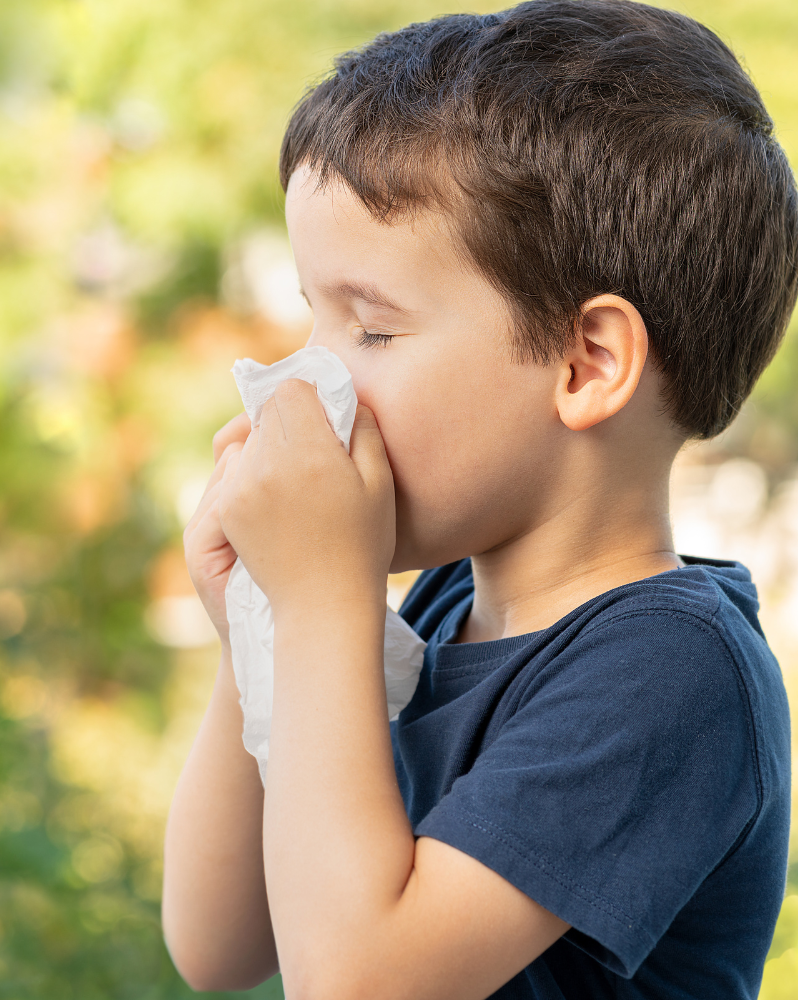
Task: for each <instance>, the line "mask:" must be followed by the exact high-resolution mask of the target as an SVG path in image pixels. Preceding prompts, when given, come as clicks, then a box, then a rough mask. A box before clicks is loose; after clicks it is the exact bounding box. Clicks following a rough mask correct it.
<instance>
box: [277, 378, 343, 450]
mask: <svg viewBox="0 0 798 1000" xmlns="http://www.w3.org/2000/svg"><path fill="white" fill-rule="evenodd" d="M274 398H275V400H276V403H277V412H278V413H279V414H280V422H281V423H282V426H283V433H284V434H285V439H286V441H289V442H290V441H292V440H293V441H308V442H310V441H317V442H322V441H324V442H329V439H330V435H331V434H332V429H331V428H330V425H329V424H328V423H327V417H326V416H325V413H324V408H323V407H322V405H321V402H320V401H319V397H318V395H317V393H316V388H315V386H312V385H311V384H310V383H309V382H305V381H303V380H302V379H298V378H290V379H286V381H285V382H281V383H280V384H279V385H278V386H277V389H276V391H275V393H274ZM334 437H335V435H333V438H334Z"/></svg>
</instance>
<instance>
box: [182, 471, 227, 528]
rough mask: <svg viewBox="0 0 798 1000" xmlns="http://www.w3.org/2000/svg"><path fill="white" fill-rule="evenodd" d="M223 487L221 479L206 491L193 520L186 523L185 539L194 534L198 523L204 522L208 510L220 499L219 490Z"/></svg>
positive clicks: (193, 515)
mask: <svg viewBox="0 0 798 1000" xmlns="http://www.w3.org/2000/svg"><path fill="white" fill-rule="evenodd" d="M221 488H222V483H221V480H220V481H219V482H217V483H215V484H214V485H213V486H209V487H208V489H207V490H206V491H205V493H204V495H203V497H202V499H201V500H200V502H199V504H198V505H197V509H196V510H195V511H194V513H193V514H192V515H191V520H190V521H189V522H188V524H187V525H186V527H185V529H184V531H183V537H184V539H185V538H188V537H189V536H190V535H192V534H193V533H194V531H195V530H196V528H197V527H198V525H199V524H200V523H201V522H202V519H203V518H204V517H205V515H206V514H207V513H208V511H209V510H210V508H211V507H212V506H213V505H214V504H215V503H216V501H217V500H218V499H219V491H220V490H221Z"/></svg>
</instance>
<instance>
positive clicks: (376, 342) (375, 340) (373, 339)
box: [355, 330, 393, 347]
mask: <svg viewBox="0 0 798 1000" xmlns="http://www.w3.org/2000/svg"><path fill="white" fill-rule="evenodd" d="M392 340H393V335H392V334H390V333H369V331H368V330H362V331H361V332H360V334H359V335H358V338H357V340H356V341H355V343H356V344H357V346H358V347H387V346H388V344H389V343H390V342H391V341H392Z"/></svg>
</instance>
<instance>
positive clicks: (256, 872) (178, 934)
mask: <svg viewBox="0 0 798 1000" xmlns="http://www.w3.org/2000/svg"><path fill="white" fill-rule="evenodd" d="M241 727H242V717H241V709H240V707H239V704H238V689H237V688H236V684H235V679H234V677H233V668H232V661H231V659H230V654H229V648H228V651H227V652H225V653H223V654H222V660H221V663H220V665H219V672H218V674H217V677H216V683H215V686H214V689H213V694H212V696H211V700H210V703H209V705H208V709H207V711H206V713H205V717H204V719H203V721H202V725H201V726H200V729H199V733H198V734H197V738H196V740H195V742H194V745H193V747H192V749H191V752H190V754H189V756H188V759H187V761H186V764H185V766H184V768H183V772H182V774H181V776H180V781H179V782H178V785H177V789H176V791H175V795H174V799H173V801H172V806H171V809H170V812H169V820H168V823H167V829H166V843H165V848H164V886H163V927H164V935H165V938H166V944H167V947H168V948H169V952H170V954H171V955H172V959H173V961H174V963H175V965H176V966H177V969H178V971H179V972H180V974H181V975H182V976H183V978H184V979H185V980H186V982H187V983H188V984H189V985H190V986H192V987H193V988H194V989H197V990H217V989H250V988H251V987H253V986H257V985H258V983H261V982H263V981H264V980H265V979H268V978H270V977H271V976H273V975H274V974H275V973H277V972H278V971H279V970H278V964H277V952H276V949H275V944H274V935H273V934H272V926H271V920H270V917H269V904H268V900H267V898H266V882H265V879H264V871H263V839H262V838H263V788H262V786H261V782H260V776H259V774H258V766H257V763H256V761H255V759H254V757H252V756H250V754H248V753H247V751H246V750H245V749H244V745H243V743H242V741H241Z"/></svg>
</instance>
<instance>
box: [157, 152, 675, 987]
mask: <svg viewBox="0 0 798 1000" xmlns="http://www.w3.org/2000/svg"><path fill="white" fill-rule="evenodd" d="M286 215H287V220H288V228H289V233H290V236H291V241H292V245H293V249H294V254H295V258H296V263H297V268H298V271H299V275H300V279H301V282H302V286H303V289H304V292H305V294H306V296H307V298H308V300H309V301H310V303H311V305H312V307H313V310H314V314H315V327H314V331H313V335H312V337H311V340H310V341H309V343H310V344H323V345H324V346H326V347H328V348H329V349H330V350H332V351H334V352H335V353H336V354H337V355H338V356H339V357H340V358H341V359H342V361H343V362H344V364H346V366H347V367H348V368H349V370H350V371H351V373H352V377H353V381H354V386H355V389H356V391H357V395H358V399H359V400H360V401H361V403H362V404H365V405H361V406H359V407H358V415H357V419H356V422H355V427H354V430H353V434H352V444H351V453H350V455H349V456H347V455H346V452H345V451H344V449H343V448H342V447H341V446H340V444H339V443H338V441H337V440H336V438H335V436H334V435H333V433H332V431H331V430H330V428H329V427H328V425H327V423H326V420H325V418H324V414H323V411H322V409H321V406H320V404H319V403H318V400H317V399H316V396H315V391H314V389H313V388H312V387H311V386H309V385H308V384H307V383H304V382H301V381H297V380H293V381H290V382H286V383H283V385H281V386H280V387H279V388H278V391H277V393H276V395H275V397H274V398H273V399H272V400H270V402H269V403H267V405H266V407H265V408H264V412H263V417H262V420H261V425H260V428H259V429H257V430H256V431H255V432H253V433H252V434H249V430H250V428H249V423H248V421H247V420H246V417H245V416H244V415H242V416H241V417H237V418H236V419H235V420H233V421H231V423H230V424H228V425H227V427H225V428H223V430H222V431H220V432H219V434H218V435H217V437H216V439H215V441H214V452H215V458H216V460H217V466H216V470H215V472H214V475H213V476H212V478H211V480H210V483H209V487H208V491H207V492H206V495H205V498H204V499H203V502H202V504H201V505H200V508H199V509H198V511H197V513H196V514H195V516H194V518H193V519H192V521H191V523H190V524H189V526H188V528H187V529H186V536H185V541H186V554H187V560H188V564H189V568H190V571H191V574H192V578H193V580H194V583H195V585H196V587H197V590H198V592H199V594H200V596H201V597H202V599H203V601H204V603H205V606H206V607H207V609H208V611H209V613H210V615H211V617H212V619H213V621H214V623H215V625H216V627H217V629H218V631H219V634H220V637H221V640H222V650H223V652H222V661H221V664H220V668H219V675H218V678H217V683H216V686H215V689H214V693H213V696H212V699H211V703H210V706H209V708H208V712H207V714H206V717H205V719H204V721H203V724H202V727H201V729H200V732H199V735H198V737H197V740H196V743H195V745H194V747H193V749H192V751H191V754H190V756H189V759H188V761H187V763H186V766H185V769H184V771H183V774H182V776H181V779H180V783H179V785H178V789H177V792H176V794H175V799H174V802H173V805H172V810H171V813H170V817H169V826H168V830H167V838H166V852H165V855H166V873H165V880H164V903H163V919H164V928H165V933H166V939H167V942H168V944H169V947H170V950H171V952H172V955H173V957H174V959H175V962H176V964H177V965H178V968H179V969H180V970H181V972H182V973H183V975H184V976H185V978H186V979H187V980H188V981H189V982H190V983H191V984H192V985H193V986H195V988H200V989H224V988H227V989H235V988H239V989H241V988H247V987H249V986H253V985H255V984H256V983H258V982H260V981H262V980H263V979H264V978H266V977H268V976H269V975H272V974H273V973H275V972H276V971H277V956H276V951H275V944H274V935H273V933H272V924H273V926H274V928H275V929H276V938H277V940H278V941H279V951H280V954H279V959H280V963H279V964H280V969H281V971H282V973H283V980H284V984H285V988H286V993H287V996H289V997H291V998H292V1000H293V998H302V1000H304V998H305V997H309V998H312V1000H316V998H323V1000H359V998H361V997H362V998H369V1000H375V998H379V1000H390V998H394V997H396V998H399V997H413V998H414V1000H425V998H429V1000H433V998H434V1000H444V998H452V1000H455V998H456V1000H480V998H484V997H486V996H488V995H490V994H491V993H492V992H494V991H495V990H496V989H498V988H499V986H500V985H501V984H503V983H504V982H506V981H507V980H508V979H510V978H511V977H512V976H513V975H515V974H516V973H517V972H519V971H520V970H521V969H522V968H524V966H526V965H528V964H529V963H530V962H531V961H533V960H534V959H535V958H536V957H537V956H538V955H539V954H541V953H542V952H543V951H544V950H545V949H546V948H547V947H549V945H551V944H552V943H553V942H554V941H555V940H556V939H557V938H558V937H559V936H560V935H561V934H563V933H564V932H565V931H566V930H567V925H566V924H565V923H563V921H561V920H560V919H559V918H557V917H556V916H554V915H553V914H551V913H550V912H548V911H547V910H545V909H543V908H542V907H541V906H539V905H538V904H536V903H535V902H534V901H533V900H531V899H530V898H529V897H527V896H526V895H525V894H524V893H522V892H521V891H520V890H518V889H516V888H515V887H514V886H512V885H511V884H510V883H509V882H507V881H506V880H504V879H503V878H502V877H501V876H499V875H498V874H496V873H495V872H493V871H492V870H491V869H489V868H487V867H486V866H484V865H483V864H481V862H478V861H477V860H475V859H473V858H471V857H469V856H468V855H466V854H464V853H462V852H460V851H458V850H456V849H455V848H452V847H450V846H449V845H446V844H443V843H442V842H439V841H436V840H434V839H432V838H429V837H420V838H419V839H418V840H415V839H414V837H413V832H412V829H411V827H410V823H409V821H408V818H407V815H406V812H405V808H404V804H403V802H402V798H401V795H400V793H399V789H398V786H397V783H396V778H395V772H394V764H393V755H392V751H391V741H390V735H389V729H388V724H387V715H386V711H385V686H384V680H383V672H382V644H383V626H384V615H385V578H386V574H387V573H388V572H389V571H394V572H397V571H400V570H403V569H409V568H416V567H429V566H437V565H441V564H444V563H447V562H451V561H453V560H455V559H459V558H462V557H465V556H468V555H471V556H472V558H473V566H474V582H475V595H474V604H473V609H472V611H471V613H470V615H469V616H468V618H467V619H466V621H465V622H464V624H463V626H462V628H461V631H460V634H459V635H458V641H461V642H472V641H484V640H490V639H498V638H502V637H504V636H512V635H521V634H524V633H527V632H531V631H535V630H537V629H540V628H544V627H546V626H548V625H551V624H553V623H554V622H556V621H557V620H559V619H560V618H562V617H563V616H564V615H565V614H567V613H568V612H569V611H571V610H572V609H574V608H575V607H578V606H579V605H580V604H582V603H584V602H585V601H587V600H588V599H590V598H591V597H594V596H596V595H598V594H600V593H603V592H605V591H607V590H609V589H612V588H613V587H616V586H619V585H621V584H624V583H628V582H631V581H633V580H638V579H642V578H644V577H647V576H652V575H654V574H656V573H660V572H664V571H666V570H670V569H674V568H675V567H676V566H678V565H679V559H678V557H677V556H676V555H675V553H674V551H673V545H672V539H671V533H670V525H669V520H668V475H669V470H670V466H671V463H672V461H673V458H674V456H675V454H676V452H677V451H678V449H679V447H680V445H681V443H682V442H683V440H684V436H683V435H682V434H680V433H679V432H678V431H677V430H676V429H675V428H674V427H673V426H672V424H671V423H670V421H669V419H668V418H667V416H666V415H665V414H664V413H663V410H662V403H661V399H660V385H659V378H658V375H657V372H656V369H655V368H654V367H653V365H652V363H651V360H650V359H649V360H647V335H646V330H645V326H644V323H643V321H642V319H641V317H640V315H639V313H638V312H637V310H636V309H635V308H634V306H632V305H631V304H630V303H629V302H627V301H625V300H624V299H621V298H618V297H617V296H614V295H599V296H597V297H596V298H594V299H592V300H590V302H588V303H586V305H585V319H584V323H583V326H582V329H581V331H580V333H579V336H578V337H577V338H576V342H575V344H574V346H573V347H572V349H570V350H569V351H568V353H567V354H566V355H565V356H564V357H563V358H562V360H561V361H558V362H557V363H555V364H552V365H550V366H547V367H541V366H537V365H533V364H523V365H522V364H517V363H514V362H512V360H511V358H510V352H509V349H508V344H509V328H510V316H509V311H508V307H507V305H506V303H505V301H504V300H503V298H502V297H501V296H500V295H499V293H498V292H497V291H496V290H495V289H494V288H493V287H492V286H491V285H490V284H488V282H487V281H486V280H485V279H484V278H483V277H482V276H481V275H479V274H478V273H476V272H475V271H474V270H473V269H471V268H470V267H469V266H468V265H467V263H466V262H465V261H464V260H463V258H462V255H460V254H458V253H457V252H456V250H455V247H454V244H453V243H452V240H451V237H450V234H449V231H448V229H447V228H446V223H445V219H444V217H443V216H442V215H441V214H432V213H428V212H421V213H419V214H418V215H417V216H416V217H415V219H414V220H412V221H411V220H410V219H402V220H399V221H396V222H394V223H392V224H391V225H386V224H384V223H381V222H378V221H376V220H375V219H374V218H372V217H371V216H370V215H369V213H368V212H367V210H366V209H365V208H364V206H363V205H362V204H361V203H360V202H359V201H358V199H357V198H356V197H355V196H354V195H353V194H351V193H350V192H349V191H348V190H347V189H345V188H344V187H342V186H340V185H338V186H331V187H330V188H328V189H327V190H324V191H322V190H317V189H316V186H315V183H314V178H313V177H312V176H311V175H309V174H308V173H307V172H306V171H297V172H296V173H295V174H294V176H293V177H292V179H291V182H290V185H289V188H288V195H287V203H286ZM346 286H348V287H346ZM358 286H360V288H359V293H358ZM373 293H377V295H381V296H382V297H383V298H388V299H391V300H393V301H394V302H395V303H396V304H397V305H399V306H400V307H401V308H402V309H403V310H405V311H404V312H400V311H398V310H395V309H390V308H388V307H387V306H385V305H378V304H376V303H375V302H373V301H372V302H370V301H368V298H373V297H374V295H373ZM364 329H365V330H366V331H368V332H370V333H372V334H384V335H394V336H395V339H394V340H392V341H391V342H390V343H388V345H387V346H370V347H369V346H359V345H358V338H359V337H361V336H362V333H363V330H364ZM372 339H373V338H372ZM392 474H393V478H392ZM264 526H268V527H266V528H265V527H264ZM228 539H229V541H228ZM236 551H237V552H238V553H239V554H240V556H241V558H242V560H243V561H244V563H245V565H246V567H247V569H248V570H249V572H250V574H251V575H252V577H253V579H254V580H255V581H256V582H257V583H258V585H259V586H260V587H261V588H262V589H263V591H264V592H265V593H266V595H267V597H268V598H269V600H270V602H271V604H272V608H273V611H274V616H275V651H274V672H275V698H274V716H273V724H272V733H271V738H270V755H269V766H268V773H267V787H266V791H265V797H264V795H263V793H262V790H261V787H260V781H259V778H258V773H257V767H256V764H255V761H254V759H253V758H251V757H249V755H248V754H247V753H246V751H245V750H244V749H243V745H242V743H241V713H240V709H239V707H238V704H237V701H238V692H237V690H236V688H235V682H234V680H233V675H232V667H231V659H230V647H229V637H228V632H227V622H226V618H225V611H224V587H225V584H226V580H227V575H228V573H229V569H230V566H231V565H232V562H233V561H234V559H235V552H236ZM261 809H262V810H263V811H262V813H261ZM264 880H265V884H264ZM265 885H268V892H269V899H268V903H267V900H266V893H265Z"/></svg>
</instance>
